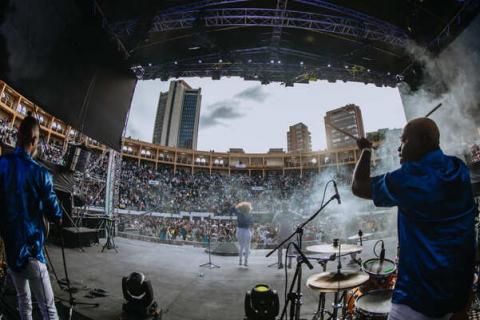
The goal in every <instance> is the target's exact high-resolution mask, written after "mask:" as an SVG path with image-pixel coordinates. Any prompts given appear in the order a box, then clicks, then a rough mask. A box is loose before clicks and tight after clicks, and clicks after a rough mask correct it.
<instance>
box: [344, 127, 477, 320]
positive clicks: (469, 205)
mask: <svg viewBox="0 0 480 320" xmlns="http://www.w3.org/2000/svg"><path fill="white" fill-rule="evenodd" d="M357 144H358V147H359V148H360V149H361V150H362V154H361V156H360V159H359V161H358V163H357V165H356V168H355V172H354V176H353V184H352V191H353V193H354V194H355V195H357V196H359V197H361V198H365V199H372V200H373V202H374V204H375V205H376V206H379V207H393V206H396V207H398V241H399V246H400V252H399V265H398V280H397V283H396V285H395V289H394V293H393V297H392V309H391V312H390V314H389V319H390V320H400V319H401V320H419V319H422V320H428V319H445V320H446V319H450V317H451V316H452V314H454V313H457V312H459V311H461V310H462V309H463V308H465V306H466V304H467V301H468V297H469V295H470V292H471V287H472V283H473V272H474V256H475V240H474V235H475V232H474V218H475V211H476V210H475V208H474V202H473V196H472V190H471V185H470V177H469V172H468V169H467V167H466V166H465V164H464V163H463V161H461V160H460V159H458V158H455V157H452V156H447V155H445V154H444V153H443V152H442V150H441V149H440V133H439V129H438V127H437V125H436V124H435V122H434V121H433V120H431V119H428V118H418V119H414V120H412V121H410V122H409V123H408V124H407V125H406V126H405V128H404V130H403V134H402V137H401V144H400V147H399V149H398V150H399V153H400V164H401V167H400V168H399V169H397V170H395V171H392V172H388V173H386V174H383V175H380V176H376V177H370V158H371V154H372V151H371V147H372V144H371V143H370V142H369V141H368V140H367V139H365V138H361V139H359V140H358V141H357Z"/></svg>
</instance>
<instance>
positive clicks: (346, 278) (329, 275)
mask: <svg viewBox="0 0 480 320" xmlns="http://www.w3.org/2000/svg"><path fill="white" fill-rule="evenodd" d="M347 246H348V245H347ZM332 248H336V249H337V250H338V251H337V252H336V253H335V255H334V256H335V257H337V270H336V271H334V272H322V273H320V274H314V275H312V276H310V277H309V278H308V280H307V286H308V287H309V288H310V289H313V290H315V291H319V293H320V295H319V303H318V308H317V312H316V313H315V315H314V317H313V319H315V320H323V319H324V318H325V315H326V314H328V315H329V318H330V319H337V317H338V314H339V312H341V319H345V318H346V316H347V307H348V301H347V297H348V291H349V290H351V289H353V288H357V287H358V286H360V285H362V284H363V283H365V282H366V281H368V279H369V276H368V275H367V274H365V273H361V272H358V271H342V263H341V257H342V255H344V254H343V252H342V248H343V245H341V244H340V242H339V240H338V239H334V241H333V244H332ZM347 248H348V249H349V250H351V249H352V248H351V247H347ZM314 249H315V248H314ZM317 249H318V248H317ZM328 249H329V250H330V248H328ZM326 293H333V294H334V299H333V303H332V312H330V311H326V310H325V295H326Z"/></svg>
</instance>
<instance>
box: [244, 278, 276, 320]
mask: <svg viewBox="0 0 480 320" xmlns="http://www.w3.org/2000/svg"><path fill="white" fill-rule="evenodd" d="M279 311H280V302H279V299H278V294H277V291H275V290H272V289H270V287H269V286H268V285H266V284H257V285H256V286H255V287H253V288H252V289H251V290H250V291H247V293H246V294H245V314H246V319H247V320H274V319H275V318H276V317H277V316H278V312H279Z"/></svg>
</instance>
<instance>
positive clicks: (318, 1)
mask: <svg viewBox="0 0 480 320" xmlns="http://www.w3.org/2000/svg"><path fill="white" fill-rule="evenodd" d="M293 1H294V2H298V3H302V4H306V5H311V6H314V7H317V8H322V9H327V10H330V11H334V12H338V13H341V14H343V15H344V16H349V17H352V18H355V19H358V20H360V21H365V22H369V23H372V24H378V25H381V26H383V27H384V28H386V29H392V30H396V32H399V33H404V34H405V37H407V34H406V33H405V31H403V30H402V29H400V28H398V27H397V26H394V25H393V24H391V23H388V22H386V21H383V20H380V19H377V18H374V17H372V16H369V15H367V14H365V13H361V12H359V11H356V10H353V9H350V8H346V7H342V6H339V5H336V4H333V3H330V2H328V1H324V0H293Z"/></svg>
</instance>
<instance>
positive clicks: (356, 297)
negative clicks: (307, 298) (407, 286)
mask: <svg viewBox="0 0 480 320" xmlns="http://www.w3.org/2000/svg"><path fill="white" fill-rule="evenodd" d="M372 235H373V234H365V236H367V237H371V236H372ZM348 239H349V240H356V241H359V243H360V245H354V244H347V243H340V241H339V239H334V240H333V243H332V244H320V245H312V246H309V247H307V248H306V249H307V251H309V252H311V253H315V254H321V255H324V256H328V257H329V258H325V259H324V263H323V264H322V267H323V272H321V273H317V274H313V275H311V276H310V277H309V278H308V279H307V283H306V285H307V287H308V288H309V289H310V290H312V291H313V292H315V293H317V294H318V295H319V302H318V309H317V311H316V313H315V314H314V316H313V318H312V320H326V319H335V320H336V319H342V320H384V319H387V318H388V313H389V312H390V308H391V299H392V293H393V288H394V286H395V282H396V278H397V275H396V271H397V266H396V263H395V262H394V261H392V260H389V259H385V251H384V249H383V241H382V240H379V241H378V242H377V244H378V243H379V242H381V244H382V251H381V253H380V255H379V256H376V257H375V258H372V259H368V260H366V261H364V262H361V261H359V260H357V261H356V262H358V264H359V265H360V266H361V270H345V269H344V268H343V267H342V263H341V258H342V257H343V256H347V255H351V256H354V255H356V254H358V253H361V252H362V250H363V246H362V245H361V244H362V240H363V234H362V233H361V232H359V236H352V237H349V238H348ZM374 252H375V249H374ZM375 255H376V253H375ZM335 260H336V261H337V268H336V271H329V272H328V271H326V264H327V261H335ZM327 294H333V303H332V308H331V309H330V308H327V307H326V296H327Z"/></svg>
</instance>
